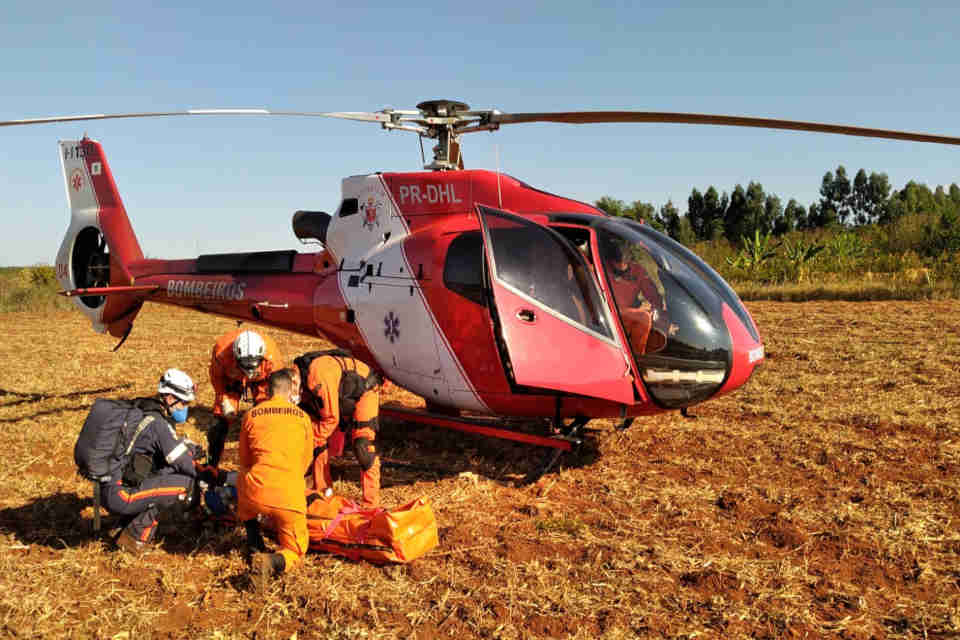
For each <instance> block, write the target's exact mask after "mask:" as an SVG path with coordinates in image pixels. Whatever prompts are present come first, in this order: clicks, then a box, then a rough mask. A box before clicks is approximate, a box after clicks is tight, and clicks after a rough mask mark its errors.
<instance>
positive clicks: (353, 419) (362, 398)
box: [294, 351, 381, 507]
mask: <svg viewBox="0 0 960 640" xmlns="http://www.w3.org/2000/svg"><path fill="white" fill-rule="evenodd" d="M294 362H295V363H296V365H297V371H298V372H299V373H300V375H301V378H302V380H301V382H302V387H301V400H300V407H301V408H302V409H303V410H304V411H306V412H307V413H308V414H309V415H310V418H311V420H312V421H313V446H314V450H313V452H314V461H313V486H314V488H315V489H316V490H317V491H320V492H323V491H324V490H326V489H328V488H330V487H331V486H332V484H333V480H332V478H331V477H330V464H329V455H330V453H329V451H328V449H327V441H328V440H329V439H330V436H331V435H333V433H334V432H335V431H336V430H337V428H338V427H339V428H340V429H342V430H343V431H344V432H345V433H346V434H347V436H348V437H349V438H350V442H351V444H352V445H353V451H354V453H355V454H356V456H357V461H358V462H359V463H360V467H361V469H362V472H361V479H360V485H361V489H362V496H363V504H364V506H368V507H378V506H380V456H379V454H378V453H377V447H376V438H377V431H378V430H379V428H380V422H379V417H378V414H379V412H380V384H381V379H380V376H378V375H377V374H376V373H375V372H373V371H372V370H371V369H370V367H368V366H367V365H366V364H364V363H363V362H360V361H359V360H356V359H354V358H352V357H350V356H349V355H348V354H347V353H346V352H342V351H333V352H329V353H324V352H312V353H306V354H304V355H302V356H300V357H299V358H297V359H296V360H294Z"/></svg>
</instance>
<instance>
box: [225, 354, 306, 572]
mask: <svg viewBox="0 0 960 640" xmlns="http://www.w3.org/2000/svg"><path fill="white" fill-rule="evenodd" d="M269 393H270V398H269V399H268V400H265V401H264V402H261V403H260V404H258V405H256V406H255V407H254V408H253V409H251V410H250V411H248V412H247V414H246V417H245V418H244V420H243V426H242V428H241V431H240V448H239V453H240V475H239V477H238V479H237V520H238V521H240V522H243V523H244V526H245V528H246V532H247V544H248V545H249V546H250V547H251V549H252V550H255V551H258V552H259V553H256V554H255V555H254V556H253V558H252V562H251V565H252V569H253V579H254V581H255V582H256V583H257V587H258V588H259V589H262V588H263V586H264V583H265V581H266V578H267V576H269V575H277V574H280V573H283V572H284V571H290V570H292V569H294V568H296V567H297V566H299V565H300V563H301V562H302V561H303V556H304V555H305V554H306V552H307V546H308V545H309V542H310V540H309V538H308V536H307V516H306V513H307V501H306V483H305V480H304V475H305V474H306V472H307V469H308V468H309V467H310V465H311V463H312V461H313V427H312V425H311V423H310V418H309V417H308V416H307V414H306V413H304V412H303V411H302V410H300V409H299V408H298V407H297V403H298V402H299V393H300V389H299V385H298V384H297V383H296V382H295V379H294V376H293V373H292V372H291V371H290V370H289V369H281V370H280V371H277V372H274V373H273V374H271V375H270V377H269ZM258 515H263V516H265V517H269V518H270V519H271V521H272V522H273V527H274V528H275V530H276V535H277V542H278V543H279V544H280V551H279V553H265V551H266V547H265V545H264V543H263V538H262V537H261V534H260V525H259V521H258V520H257V516H258Z"/></svg>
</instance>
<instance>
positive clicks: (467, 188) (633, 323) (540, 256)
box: [0, 100, 960, 479]
mask: <svg viewBox="0 0 960 640" xmlns="http://www.w3.org/2000/svg"><path fill="white" fill-rule="evenodd" d="M194 115H208V116H212V115H278V116H318V117H326V118H340V119H346V120H355V121H362V122H371V123H375V124H379V125H380V126H381V127H382V128H383V129H387V130H399V131H408V132H413V133H415V134H417V135H418V136H420V138H421V141H422V139H423V138H427V139H431V140H436V145H435V146H434V147H433V158H432V160H431V161H430V162H428V163H426V164H425V165H424V167H423V171H417V172H396V173H390V172H384V173H380V172H378V173H373V174H368V175H357V176H351V177H347V178H345V179H343V181H342V185H341V193H342V197H341V201H340V203H339V205H338V206H337V208H336V209H335V210H333V212H332V213H328V212H325V211H318V210H301V211H297V212H295V213H294V214H293V219H292V227H293V233H294V235H295V236H296V237H297V238H298V239H300V241H301V242H303V243H305V244H308V245H309V244H315V245H316V247H317V250H316V251H309V252H299V251H292V250H290V251H263V252H248V253H226V254H211V255H200V256H198V257H197V258H195V259H178V260H164V259H146V258H145V257H144V254H143V251H142V250H141V248H140V244H139V242H138V240H137V236H136V235H135V233H134V231H133V227H132V226H131V223H130V220H129V218H128V216H127V213H126V211H125V209H124V206H123V203H122V200H121V197H120V193H119V191H118V189H117V186H116V184H115V182H114V180H113V175H112V173H111V171H110V167H109V164H108V162H107V158H106V155H105V153H104V150H103V147H102V146H101V144H100V143H99V142H96V141H94V140H91V139H88V138H86V137H85V136H84V137H83V138H81V139H79V140H68V141H61V142H60V143H59V147H60V159H61V163H62V168H63V175H64V180H65V183H66V190H67V194H68V199H69V205H70V216H71V217H70V223H69V226H68V228H67V232H66V235H65V237H64V239H63V242H62V243H61V245H60V248H59V251H58V253H57V257H56V267H55V268H56V276H57V279H58V282H59V284H60V285H61V286H62V288H63V293H64V294H65V295H68V296H71V297H72V298H73V299H74V301H75V303H76V306H77V307H78V308H79V309H80V310H81V311H82V312H83V313H84V314H86V316H87V317H88V318H89V319H90V321H91V323H92V325H93V328H94V329H95V330H96V331H98V332H101V333H109V334H110V335H112V336H115V337H118V338H120V343H119V344H117V346H116V348H119V347H120V345H122V344H123V341H124V340H126V338H127V337H128V336H129V335H130V332H131V330H132V327H133V325H134V322H135V319H136V317H137V314H138V313H139V312H140V310H141V308H142V307H143V305H144V303H146V302H154V303H159V304H168V305H175V306H181V307H188V308H191V309H195V310H197V311H200V312H203V313H211V314H216V315H219V316H224V317H228V318H232V319H235V320H238V321H246V322H253V323H259V324H262V325H266V326H270V327H275V328H278V329H284V330H288V331H294V332H297V333H301V334H305V335H309V336H316V337H322V338H326V339H327V340H329V341H330V342H332V343H334V344H335V345H337V346H338V347H341V348H344V349H347V350H349V351H350V352H351V353H353V354H354V355H355V356H356V357H357V358H359V359H361V360H363V361H365V362H367V363H368V364H370V365H371V367H372V368H374V369H376V370H377V371H378V372H379V373H381V374H382V375H384V376H386V377H387V378H389V379H390V380H392V381H394V382H396V383H397V384H399V385H400V386H402V387H404V388H406V389H408V390H410V391H412V392H414V393H416V394H418V395H420V396H422V397H423V398H424V399H425V401H426V409H425V410H419V411H415V410H409V409H400V408H391V407H384V408H383V409H382V413H383V414H384V415H386V416H388V417H394V418H399V419H402V420H408V421H414V422H420V423H424V424H429V425H435V426H441V427H447V428H452V429H456V430H460V431H466V432H472V433H478V434H481V435H485V436H492V437H497V438H504V439H508V440H515V441H520V442H524V443H528V444H532V445H539V446H544V447H547V449H548V456H547V458H546V459H545V460H544V463H543V464H541V465H540V467H539V468H538V469H537V470H536V472H535V473H533V474H532V476H529V477H528V479H534V478H535V477H538V476H539V475H540V474H542V473H543V472H545V471H546V470H547V469H549V467H550V466H551V465H552V464H553V463H554V462H555V461H556V459H557V456H558V455H559V454H560V453H562V452H563V451H570V450H571V449H573V448H574V447H575V446H576V445H578V444H581V443H582V439H581V437H580V436H581V434H582V430H583V429H584V427H585V426H586V425H587V423H588V422H589V421H590V420H592V419H596V418H614V419H617V420H619V421H620V422H619V425H618V426H619V427H620V428H626V427H628V426H629V425H630V424H631V423H632V422H633V420H634V419H635V418H636V417H639V416H647V415H653V414H657V413H661V412H665V411H673V410H680V411H684V412H685V411H686V410H687V409H688V408H689V407H692V406H694V405H697V404H699V403H702V402H704V401H707V400H709V399H711V398H715V397H718V396H720V395H723V394H727V393H730V392H732V391H734V390H736V389H737V388H739V387H741V386H742V385H744V384H745V383H746V382H747V381H748V380H749V379H750V377H751V375H752V374H753V372H754V371H755V370H756V368H757V367H758V366H759V365H760V364H762V363H763V361H764V357H765V355H764V345H763V341H762V339H761V336H760V332H759V330H758V328H757V325H756V323H755V322H754V321H753V318H752V317H751V316H750V313H749V312H748V310H747V309H746V307H745V306H744V305H743V303H742V302H741V300H740V299H739V297H738V296H737V295H736V293H735V292H734V291H733V289H732V288H731V287H730V286H729V285H728V284H727V283H726V282H725V281H724V280H723V278H721V276H720V275H719V274H718V273H717V272H716V271H715V270H713V269H712V268H711V267H710V266H709V265H708V264H707V263H706V262H704V261H703V260H702V259H701V258H699V257H698V256H697V255H695V254H694V253H693V252H691V251H690V250H689V249H687V248H686V247H684V246H683V245H681V244H679V243H677V242H676V241H674V240H673V239H671V238H669V237H668V236H666V235H664V234H662V233H659V232H658V231H656V230H655V229H653V228H652V227H651V226H649V225H647V224H643V223H640V222H636V221H633V220H629V219H624V218H618V217H612V216H609V215H607V214H606V213H604V212H603V211H601V210H600V209H598V208H596V207H594V206H592V205H590V204H587V203H583V202H579V201H576V200H573V199H570V198H565V197H563V196H560V195H555V194H551V193H547V192H545V191H542V190H539V189H537V188H535V187H532V186H530V185H528V184H526V183H524V182H523V181H521V180H519V179H516V178H514V177H511V176H508V175H505V174H502V173H500V172H499V171H488V170H483V169H466V168H465V167H464V161H463V155H462V154H461V147H460V142H461V137H462V136H463V135H465V134H468V133H473V132H479V131H495V130H497V129H499V128H500V127H501V126H504V125H508V124H520V123H530V122H554V123H566V124H589V123H684V124H701V125H725V126H741V127H761V128H768V129H787V130H799V131H811V132H821V133H833V134H843V135H853V136H866V137H878V138H891V139H899V140H908V141H918V142H933V143H942V144H954V145H955V144H960V138H953V137H947V136H938V135H930V134H922V133H908V132H901V131H890V130H883V129H870V128H864V127H855V126H848V125H834V124H824V123H814V122H799V121H790V120H776V119H769V118H754V117H743V116H724V115H707V114H689V113H671V112H632V111H585V112H553V113H513V114H511V113H503V112H500V111H498V110H495V109H487V110H471V109H470V107H469V106H468V105H467V104H465V103H463V102H458V101H454V100H429V101H425V102H421V103H420V104H418V105H417V109H416V110H394V109H384V110H381V111H377V112H293V111H268V110H265V109H198V110H189V111H173V112H153V113H123V114H98V115H78V116H57V117H49V118H34V119H28V120H13V121H5V122H0V126H13V125H29V124H42V123H49V122H70V121H83V120H97V119H110V118H143V117H170V116H194ZM514 419H533V420H539V421H541V424H542V425H543V429H542V433H529V432H526V431H523V430H519V429H516V428H513V427H512V426H511V424H510V423H511V421H512V420H514Z"/></svg>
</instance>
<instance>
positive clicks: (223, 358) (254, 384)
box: [207, 329, 282, 467]
mask: <svg viewBox="0 0 960 640" xmlns="http://www.w3.org/2000/svg"><path fill="white" fill-rule="evenodd" d="M281 361H282V357H281V355H280V350H279V349H278V348H277V345H276V343H275V342H274V341H273V340H272V339H271V338H270V337H269V336H267V335H262V334H260V333H257V332H256V331H250V330H249V329H236V330H234V331H231V332H229V333H226V334H224V335H222V336H220V338H218V339H217V342H216V344H214V345H213V353H212V354H211V356H210V384H211V385H213V391H214V394H215V398H214V401H213V415H214V417H215V418H216V422H215V423H214V425H213V426H212V427H211V428H210V431H209V433H208V435H207V444H208V445H209V449H210V458H209V463H210V465H211V466H213V467H216V466H219V464H220V456H222V455H223V446H224V444H225V443H226V441H227V432H228V431H229V430H230V426H231V425H232V424H234V423H236V422H237V421H238V420H239V418H240V413H239V412H240V402H241V400H245V401H247V402H253V403H257V402H262V401H263V400H266V398H267V396H268V395H269V393H268V388H267V378H268V377H269V376H270V374H271V373H273V372H274V371H278V370H279V369H280V368H281V366H282V364H281Z"/></svg>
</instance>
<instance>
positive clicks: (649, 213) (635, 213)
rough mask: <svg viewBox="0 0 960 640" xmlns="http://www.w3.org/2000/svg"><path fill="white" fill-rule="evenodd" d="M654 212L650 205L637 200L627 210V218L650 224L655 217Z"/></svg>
mask: <svg viewBox="0 0 960 640" xmlns="http://www.w3.org/2000/svg"><path fill="white" fill-rule="evenodd" d="M656 211H657V210H656V208H654V206H653V205H652V204H651V203H649V202H640V201H639V200H637V201H635V202H634V203H633V204H632V205H630V208H629V209H628V210H627V217H629V218H633V219H634V220H637V221H644V222H650V221H651V220H653V219H654V217H655V216H656Z"/></svg>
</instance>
